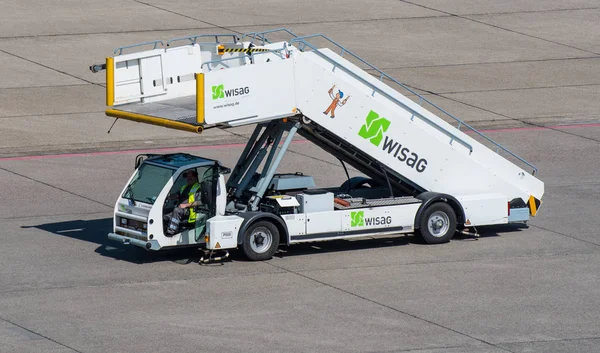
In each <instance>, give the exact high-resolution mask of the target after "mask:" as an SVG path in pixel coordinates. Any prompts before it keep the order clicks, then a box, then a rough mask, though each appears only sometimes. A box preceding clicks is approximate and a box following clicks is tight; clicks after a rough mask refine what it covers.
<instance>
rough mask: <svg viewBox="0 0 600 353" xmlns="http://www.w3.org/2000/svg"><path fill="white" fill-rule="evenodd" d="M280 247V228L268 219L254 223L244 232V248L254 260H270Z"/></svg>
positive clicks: (248, 256)
mask: <svg viewBox="0 0 600 353" xmlns="http://www.w3.org/2000/svg"><path fill="white" fill-rule="evenodd" d="M278 247H279V230H278V229H277V227H276V226H275V225H274V224H273V223H271V222H268V221H259V222H256V223H253V224H252V225H251V226H250V227H248V230H246V233H245V234H244V241H243V243H242V250H243V251H244V255H246V257H247V258H248V259H249V260H252V261H263V260H269V259H270V258H271V257H273V254H275V251H277V248H278Z"/></svg>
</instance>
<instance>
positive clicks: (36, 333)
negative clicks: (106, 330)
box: [0, 316, 83, 353]
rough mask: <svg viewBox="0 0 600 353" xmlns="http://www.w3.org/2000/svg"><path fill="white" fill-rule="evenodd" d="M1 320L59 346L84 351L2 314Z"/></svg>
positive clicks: (74, 350)
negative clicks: (6, 317)
mask: <svg viewBox="0 0 600 353" xmlns="http://www.w3.org/2000/svg"><path fill="white" fill-rule="evenodd" d="M0 320H2V321H4V322H6V323H8V324H10V325H13V326H15V327H18V328H20V329H22V330H25V331H27V332H28V333H30V334H33V335H35V336H39V337H42V338H44V339H46V340H48V341H50V342H53V343H56V344H58V345H59V346H61V347H65V348H67V349H70V350H72V351H73V352H78V353H83V352H82V351H80V350H77V349H75V348H73V347H71V346H68V345H66V344H64V343H62V342H58V341H57V340H55V339H52V338H50V337H48V336H45V335H43V334H41V333H39V332H36V331H33V330H31V329H28V328H27V327H25V326H22V325H19V324H17V323H14V322H12V321H10V320H8V319H5V318H3V317H1V316H0Z"/></svg>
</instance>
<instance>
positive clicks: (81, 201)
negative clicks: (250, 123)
mask: <svg viewBox="0 0 600 353" xmlns="http://www.w3.org/2000/svg"><path fill="white" fill-rule="evenodd" d="M365 4H366V3H365V2H361V1H356V0H350V1H344V2H342V1H332V2H319V1H313V0H305V1H302V2H300V1H293V2H292V1H274V0H267V1H259V2H254V3H247V4H243V5H241V4H239V2H237V1H231V0H223V1H218V2H216V1H206V2H194V1H181V0H161V1H158V0H148V1H115V0H109V1H104V2H94V1H61V2H42V3H40V2H36V1H30V0H25V1H18V0H8V1H4V2H3V4H2V9H3V10H2V12H0V63H2V65H0V77H2V80H0V123H1V125H0V136H1V138H0V196H1V197H2V202H1V203H0V224H1V225H2V227H1V228H0V241H1V245H0V352H18V353H22V352H53V353H62V352H84V353H91V352H103V353H104V352H190V351H195V352H282V351H285V352H419V353H442V352H444V353H446V352H450V353H459V352H461V353H462V352H465V353H484V352H485V353H497V352H498V353H499V352H514V353H525V352H558V353H562V352H565V353H566V352H569V353H572V352H576V353H577V352H581V353H588V352H597V351H600V320H598V318H599V317H600V280H599V279H598V278H599V277H598V275H597V272H598V268H600V231H599V230H598V229H600V221H599V217H598V206H599V202H598V199H599V196H600V168H599V167H600V113H599V112H600V75H598V72H599V71H598V70H599V69H600V45H599V44H598V43H600V5H599V4H598V2H597V1H591V0H588V1H586V0H577V1H575V0H574V1H569V2H565V1H558V0H556V1H555V0H546V1H538V2H530V1H519V0H507V1H481V0H477V1H475V0H461V1H452V2H448V1H443V0H412V1H391V0H390V1H388V0H380V1H373V2H370V3H369V4H368V6H367V5H365ZM280 27H285V28H289V29H290V30H292V31H294V33H296V34H298V35H308V34H313V33H322V34H324V35H327V36H328V37H330V38H332V39H333V40H335V41H337V42H338V43H340V44H342V45H344V46H345V47H347V48H349V49H350V50H352V51H354V52H355V53H357V54H358V55H360V56H361V57H364V58H365V59H366V60H367V61H369V62H370V63H372V64H374V65H375V66H377V67H380V68H382V69H383V70H384V71H385V72H387V73H388V74H390V75H391V76H393V77H394V78H396V79H398V80H400V81H401V82H403V83H406V84H407V85H409V86H410V87H412V88H414V89H415V90H418V91H419V92H422V93H423V94H424V95H425V96H426V97H427V98H428V99H430V100H431V101H433V102H435V103H436V104H439V105H440V106H441V107H442V108H444V109H446V110H447V111H449V112H451V113H453V114H454V115H456V116H458V117H461V118H463V119H465V120H466V121H467V122H469V123H470V124H472V125H473V126H476V127H478V128H480V129H482V130H484V131H485V133H486V134H487V135H489V136H490V137H492V138H493V139H495V140H497V141H498V142H500V143H502V144H503V145H504V146H506V147H508V148H509V149H510V150H512V151H514V152H515V153H517V154H519V155H520V156H522V157H524V158H525V159H527V160H529V161H531V162H532V163H533V164H535V165H536V167H537V168H538V169H539V175H538V176H539V178H540V179H541V180H543V181H544V182H545V188H546V193H545V195H544V200H543V201H544V203H543V205H542V208H541V209H540V212H539V214H538V216H537V217H535V219H533V220H532V221H531V222H529V223H528V225H527V226H498V227H487V228H482V229H479V231H480V233H481V235H482V236H481V237H480V238H479V239H477V240H473V239H470V238H466V237H460V236H457V237H455V239H453V241H451V242H450V243H448V244H443V245H436V246H431V245H425V244H424V243H422V242H421V241H419V240H418V239H417V238H415V237H413V236H402V237H383V238H365V239H361V240H353V241H334V242H328V243H312V244H305V245H296V246H292V247H282V248H281V250H280V251H279V252H278V253H277V254H276V255H275V257H274V258H273V259H271V260H269V261H265V262H248V261H246V260H245V259H244V258H243V256H242V255H241V254H239V253H238V252H235V251H234V252H232V256H231V258H230V259H228V260H226V261H224V262H223V263H217V264H213V265H199V264H198V259H199V258H200V253H199V252H198V251H197V250H193V249H192V250H181V251H171V252H167V253H159V254H156V253H148V252H145V251H143V250H141V249H136V248H133V247H127V246H124V245H121V244H119V243H116V242H113V241H110V240H108V238H107V236H106V234H107V233H108V232H110V231H111V227H112V220H111V216H112V208H113V205H114V202H115V200H116V198H117V196H118V195H119V193H120V191H121V189H122V188H123V186H124V183H125V181H126V180H127V178H128V177H129V176H130V174H131V173H132V172H133V163H134V158H135V156H136V154H138V153H140V151H169V152H171V151H184V152H190V153H193V154H198V155H202V156H206V157H209V158H215V159H219V160H221V161H222V162H223V163H224V164H226V165H229V166H232V165H233V164H234V163H235V161H236V159H237V156H238V155H239V153H240V152H241V150H242V148H243V143H244V142H245V140H246V138H247V136H248V135H249V133H250V132H251V127H244V128H240V129H236V130H229V131H223V130H216V129H215V130H209V131H206V132H205V133H204V134H202V135H200V136H196V135H193V134H190V133H186V132H180V131H175V130H167V129H164V128H160V127H155V126H149V125H143V124H137V123H132V122H126V121H118V122H117V123H116V125H115V126H114V128H113V129H112V131H111V132H110V133H107V131H108V129H109V128H110V126H111V124H112V123H113V120H112V119H110V118H107V117H106V116H105V115H104V108H105V107H104V75H102V74H93V73H91V72H90V71H89V69H88V67H89V66H90V65H92V64H95V63H101V62H103V61H104V59H105V57H107V56H111V55H112V51H113V49H114V48H116V47H119V46H123V45H129V44H134V43H138V42H145V41H150V40H157V39H161V40H168V39H171V38H175V37H178V36H183V35H191V34H201V33H247V32H252V31H259V30H265V29H270V28H280ZM280 171H281V172H295V171H301V172H303V173H305V174H309V175H312V176H313V177H314V179H315V181H316V183H317V185H318V186H337V185H339V184H341V183H342V182H343V181H344V180H345V175H344V171H343V169H342V167H341V165H340V164H339V162H338V161H337V160H336V159H335V158H332V157H331V156H329V155H327V154H325V153H324V152H322V151H321V150H319V149H318V148H317V147H315V146H313V145H312V144H311V143H309V142H306V141H303V140H296V141H294V143H293V144H292V146H291V151H290V153H288V154H287V155H286V157H285V159H284V161H283V164H282V166H281V168H280Z"/></svg>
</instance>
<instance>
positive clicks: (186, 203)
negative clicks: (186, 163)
mask: <svg viewBox="0 0 600 353" xmlns="http://www.w3.org/2000/svg"><path fill="white" fill-rule="evenodd" d="M183 176H184V177H185V179H186V184H185V185H184V186H182V187H181V189H179V193H178V194H175V195H173V197H176V198H177V200H178V203H179V206H177V207H175V209H174V210H173V212H171V213H170V214H167V215H166V216H165V219H166V220H167V222H168V224H169V226H168V227H167V231H166V236H168V237H172V236H173V235H175V234H177V233H179V229H180V226H181V224H180V223H181V222H182V221H183V222H187V223H190V224H194V223H195V222H196V212H195V211H194V208H193V206H197V204H198V201H199V199H200V198H199V197H197V196H196V195H199V193H200V183H198V172H197V171H196V170H194V169H189V170H186V171H185V172H184V173H183ZM196 200H198V201H196ZM186 217H187V219H186Z"/></svg>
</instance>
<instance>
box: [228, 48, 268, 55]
mask: <svg viewBox="0 0 600 353" xmlns="http://www.w3.org/2000/svg"><path fill="white" fill-rule="evenodd" d="M269 50H270V49H265V48H223V47H219V48H218V53H219V55H223V54H224V53H258V52H266V51H269Z"/></svg>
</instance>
